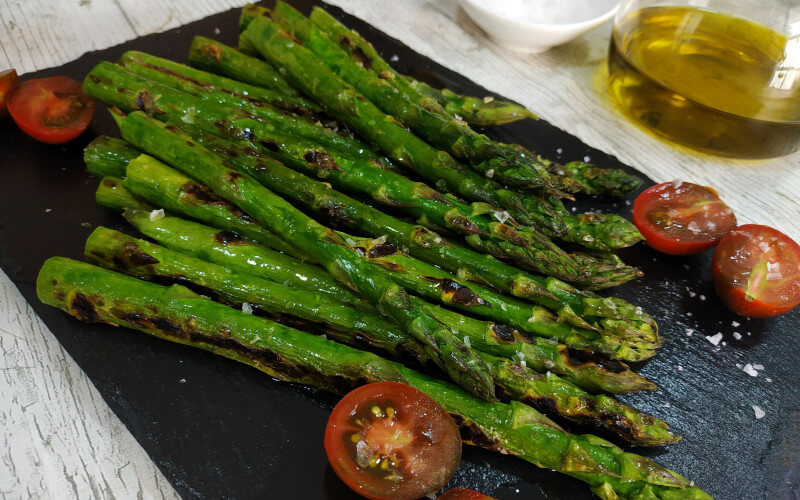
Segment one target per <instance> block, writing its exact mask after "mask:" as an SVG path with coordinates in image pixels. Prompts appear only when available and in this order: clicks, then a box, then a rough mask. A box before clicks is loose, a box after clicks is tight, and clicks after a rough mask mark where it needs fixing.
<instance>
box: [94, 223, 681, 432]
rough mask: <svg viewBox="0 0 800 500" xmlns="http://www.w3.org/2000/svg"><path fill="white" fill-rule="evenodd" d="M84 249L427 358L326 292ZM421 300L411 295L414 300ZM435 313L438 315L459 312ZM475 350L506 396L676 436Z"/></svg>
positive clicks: (119, 251)
mask: <svg viewBox="0 0 800 500" xmlns="http://www.w3.org/2000/svg"><path fill="white" fill-rule="evenodd" d="M84 254H85V256H86V258H87V260H88V261H89V262H90V263H93V264H96V265H99V266H101V267H105V268H107V269H111V270H115V271H118V272H122V273H125V274H129V275H131V276H135V277H138V278H143V279H152V278H167V279H172V280H176V281H179V282H189V283H192V284H194V285H196V286H200V287H203V289H209V290H212V291H213V292H215V293H216V294H217V295H218V297H219V298H220V299H221V300H222V301H223V302H227V303H230V304H235V305H239V304H249V305H251V306H256V307H258V308H260V309H262V310H264V311H266V312H269V313H272V314H276V315H282V314H288V315H291V316H294V317H297V318H300V319H303V320H307V321H310V322H313V323H315V324H317V323H320V322H321V323H322V324H323V325H325V326H329V327H330V330H328V334H329V335H330V336H332V337H333V338H335V339H336V340H337V341H339V342H342V343H345V344H349V345H353V344H355V345H356V346H358V344H366V345H368V346H370V347H373V348H377V349H381V350H383V351H386V352H388V353H389V354H391V355H393V356H395V357H409V358H410V359H412V360H414V361H415V362H416V363H418V364H423V365H424V364H425V363H427V362H428V361H429V359H428V356H427V354H426V353H425V350H424V348H423V346H422V345H420V344H419V343H418V342H417V341H416V340H413V339H409V338H408V336H407V335H405V334H404V332H403V331H402V330H400V329H399V328H398V327H397V326H396V325H394V324H393V323H390V322H388V321H386V320H385V319H383V318H382V317H381V316H380V315H379V314H377V313H375V312H372V311H361V310H358V309H354V308H352V307H351V306H346V305H343V304H342V303H341V302H339V301H337V300H335V299H334V298H333V297H331V296H328V295H321V294H319V293H316V292H310V291H304V290H299V289H296V288H294V287H290V286H286V285H282V284H280V283H275V282H271V281H267V280H264V279H260V278H256V277H253V276H250V275H246V274H240V273H238V272H236V271H231V270H229V269H227V268H225V267H222V266H218V265H216V264H211V263H208V262H205V261H203V260H200V259H195V258H192V257H189V256H187V255H185V254H181V253H179V252H175V251H172V250H168V249H166V248H163V247H160V246H158V245H154V244H152V243H148V242H146V241H144V240H139V239H136V238H133V237H131V236H127V235H125V234H122V233H120V232H118V231H113V230H110V229H106V228H103V227H99V228H97V229H96V230H95V231H94V232H93V233H92V234H91V235H90V236H89V239H88V240H87V242H86V247H85V251H84ZM422 304H424V302H422V301H421V300H419V299H416V300H415V306H416V307H422V306H421V305H422ZM244 307H246V306H244ZM430 307H432V308H433V309H435V310H440V308H435V307H433V306H430ZM439 312H441V311H439ZM433 314H434V316H436V317H438V318H439V319H442V320H450V319H452V318H453V316H456V317H459V316H460V315H458V314H454V313H445V314H443V315H437V314H435V313H433ZM462 318H463V317H462ZM448 324H451V323H449V322H448ZM455 324H456V325H459V326H461V327H462V328H460V329H458V330H455V331H456V332H457V333H466V335H465V337H467V338H470V336H478V337H481V336H483V334H484V333H485V332H484V331H483V330H481V327H482V326H483V325H482V324H481V322H479V321H475V320H469V319H467V318H463V319H462V320H461V321H458V322H456V323H455ZM481 358H482V359H483V360H484V362H485V363H486V364H487V366H489V368H490V370H491V372H492V376H493V378H494V382H495V386H496V391H499V392H501V393H502V394H504V395H506V398H507V399H516V400H518V401H523V402H525V403H528V404H531V405H532V406H534V407H536V408H538V409H540V411H543V412H544V413H550V414H552V415H554V416H558V417H561V418H564V419H566V420H568V421H570V422H573V423H577V424H580V425H590V426H593V427H595V428H598V429H603V430H605V431H608V432H611V433H614V434H615V435H618V436H619V437H621V438H622V439H624V440H626V441H628V442H630V443H631V444H635V445H641V446H658V445H661V444H668V443H672V442H675V441H677V440H678V437H677V436H674V435H673V434H671V433H670V432H669V431H668V427H667V425H666V424H665V423H664V422H662V421H661V420H658V419H655V418H653V417H651V416H649V415H647V414H644V413H642V412H639V411H637V410H636V409H635V408H632V407H630V406H628V405H624V404H622V403H619V402H618V401H616V400H614V399H613V398H610V397H607V396H602V395H601V396H592V395H590V394H589V393H587V392H585V391H583V390H581V389H580V388H579V387H577V386H576V385H574V384H571V383H569V382H567V381H566V380H563V379H561V378H560V377H558V376H557V375H554V374H552V373H551V374H548V375H545V376H543V375H540V374H538V373H535V372H533V371H532V370H531V369H530V368H529V367H526V366H525V365H521V364H520V363H521V362H520V360H519V359H517V360H515V361H510V360H508V359H502V358H498V357H496V356H492V355H490V354H482V355H481Z"/></svg>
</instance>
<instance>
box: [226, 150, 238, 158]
mask: <svg viewBox="0 0 800 500" xmlns="http://www.w3.org/2000/svg"><path fill="white" fill-rule="evenodd" d="M224 151H225V156H229V157H231V158H238V157H239V152H238V151H236V149H235V148H228V149H225V150H224Z"/></svg>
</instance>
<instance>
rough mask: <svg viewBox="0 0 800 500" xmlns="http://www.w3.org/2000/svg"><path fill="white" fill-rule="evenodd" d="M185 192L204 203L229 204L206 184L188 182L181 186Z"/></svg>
mask: <svg viewBox="0 0 800 500" xmlns="http://www.w3.org/2000/svg"><path fill="white" fill-rule="evenodd" d="M181 190H182V191H183V193H184V194H185V195H186V196H188V197H190V198H194V199H195V200H197V201H198V202H200V203H202V204H204V205H227V204H228V202H226V201H225V200H224V199H222V198H220V197H219V196H218V195H217V194H216V193H214V192H213V191H211V190H210V189H208V188H207V187H205V186H201V185H200V184H195V183H193V182H190V183H187V184H185V185H184V186H183V188H181Z"/></svg>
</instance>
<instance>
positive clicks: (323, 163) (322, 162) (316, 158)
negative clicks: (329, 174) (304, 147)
mask: <svg viewBox="0 0 800 500" xmlns="http://www.w3.org/2000/svg"><path fill="white" fill-rule="evenodd" d="M303 159H304V160H305V161H306V163H310V164H312V165H316V166H318V167H319V168H321V169H322V170H342V168H341V167H340V166H339V165H338V164H337V163H336V160H334V159H333V156H331V155H329V154H328V153H323V152H322V151H314V150H311V151H308V152H307V153H306V154H305V155H303Z"/></svg>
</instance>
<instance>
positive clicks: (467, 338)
mask: <svg viewBox="0 0 800 500" xmlns="http://www.w3.org/2000/svg"><path fill="white" fill-rule="evenodd" d="M464 345H465V346H467V347H472V344H470V343H469V337H467V336H466V335H464Z"/></svg>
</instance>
